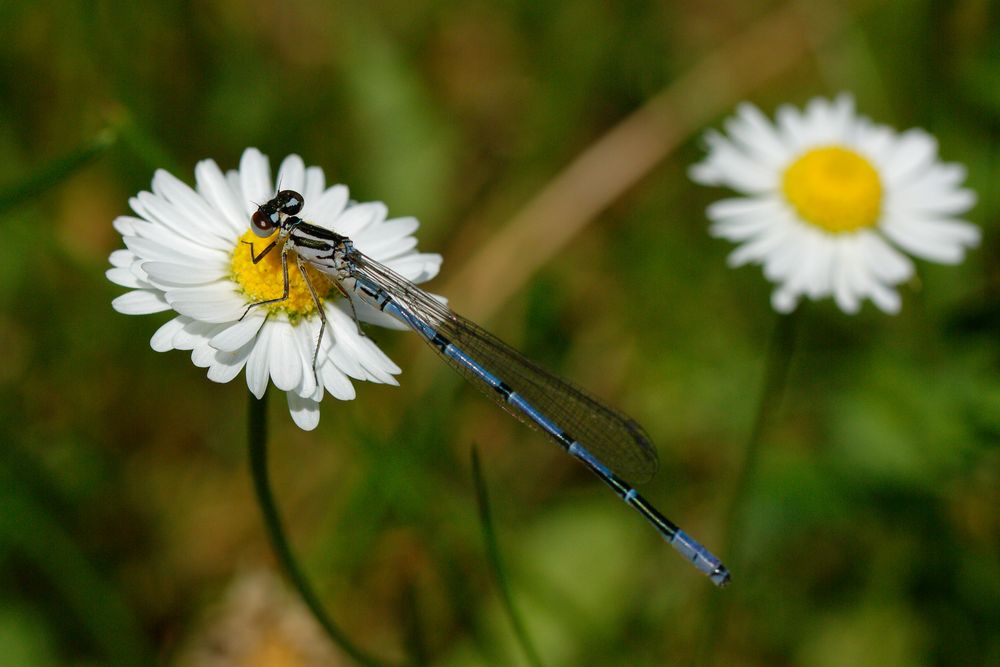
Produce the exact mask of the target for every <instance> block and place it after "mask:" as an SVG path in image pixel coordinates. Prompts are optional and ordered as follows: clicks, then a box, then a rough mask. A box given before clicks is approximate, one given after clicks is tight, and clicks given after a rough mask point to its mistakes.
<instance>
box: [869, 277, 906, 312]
mask: <svg viewBox="0 0 1000 667" xmlns="http://www.w3.org/2000/svg"><path fill="white" fill-rule="evenodd" d="M869 296H871V299H872V303H874V304H875V305H876V306H877V307H878V309H879V310H881V311H882V312H883V313H886V314H887V315H895V314H897V313H898V312H899V307H900V305H901V300H900V298H899V293H898V292H897V291H896V290H894V289H892V288H890V287H886V286H885V285H883V284H881V283H879V282H874V283H872V289H871V290H870V291H869Z"/></svg>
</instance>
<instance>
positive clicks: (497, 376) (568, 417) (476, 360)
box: [247, 190, 729, 586]
mask: <svg viewBox="0 0 1000 667" xmlns="http://www.w3.org/2000/svg"><path fill="white" fill-rule="evenodd" d="M303 204H304V201H303V198H302V195H300V194H299V193H297V192H294V191H292V190H282V191H280V192H278V193H277V195H275V197H274V198H273V199H271V200H270V201H268V202H266V203H264V204H262V205H260V206H259V207H258V209H257V211H256V212H255V213H254V214H253V216H252V218H251V228H252V229H253V230H254V233H256V235H257V236H259V237H261V238H269V237H271V236H273V235H274V232H275V231H277V235H276V236H275V237H274V239H273V240H272V241H271V242H270V243H269V244H268V245H267V246H266V247H265V248H264V249H263V250H261V252H260V253H259V254H254V249H253V245H252V244H251V246H250V254H251V257H252V258H253V261H254V263H257V262H259V261H260V260H261V259H262V258H263V257H264V256H265V255H266V254H268V253H269V252H270V251H271V250H273V249H274V248H275V247H277V246H279V245H280V246H281V268H282V272H283V275H284V293H283V295H282V296H280V297H278V298H276V299H270V300H267V301H261V302H258V303H254V304H251V305H250V306H249V307H248V308H247V312H249V310H250V308H253V307H255V306H261V305H265V304H271V303H277V302H280V301H284V300H285V299H287V298H288V290H289V286H288V254H289V252H293V254H294V257H295V262H296V265H297V266H298V269H299V271H300V272H301V273H302V277H303V279H304V280H305V282H306V285H307V286H308V287H309V291H310V293H311V294H312V297H313V299H314V300H315V301H316V304H317V312H318V313H319V316H320V317H321V318H322V326H321V327H320V333H319V338H320V340H319V342H317V347H316V353H315V354H314V355H313V370H314V372H315V367H316V356H317V355H318V353H319V345H320V343H321V342H322V338H323V332H324V331H325V329H326V316H325V315H324V314H323V309H322V307H320V303H319V296H318V295H317V293H316V290H315V288H314V287H313V285H312V283H311V281H310V280H309V275H308V273H307V272H306V265H307V264H308V265H310V266H313V267H315V268H316V269H317V270H318V271H321V272H323V273H324V274H325V275H327V276H329V277H330V278H332V279H333V282H334V285H335V286H336V287H337V289H339V290H340V291H341V293H342V294H344V296H345V297H347V298H348V300H349V301H350V303H351V304H352V307H353V303H354V302H353V301H351V295H354V296H356V297H357V298H358V299H360V300H361V301H363V302H365V303H367V304H369V305H371V306H373V307H375V308H377V309H379V310H381V311H383V312H385V313H388V314H389V315H391V316H393V317H395V318H396V319H398V320H399V321H401V322H402V323H404V324H405V325H407V326H408V327H410V328H411V329H413V330H414V331H416V332H417V333H418V334H420V335H421V336H422V337H423V338H424V340H426V341H427V342H428V343H429V344H430V345H431V347H432V348H433V349H434V351H435V352H437V353H438V354H439V355H440V356H441V358H442V359H444V360H445V362H447V364H448V365H449V366H451V367H452V368H454V369H455V370H457V371H458V372H459V373H461V374H462V375H463V376H465V378H466V379H467V380H469V381H470V382H471V383H472V384H474V385H476V386H477V387H478V388H479V389H481V390H482V391H483V392H484V393H485V394H486V395H487V396H489V397H490V398H491V399H493V400H494V401H495V402H496V403H497V404H498V405H499V406H500V407H501V408H503V409H504V410H506V411H507V412H509V413H510V414H512V415H514V416H515V417H517V418H518V419H519V420H521V421H522V422H524V423H525V424H527V425H528V426H531V427H533V428H535V429H537V430H539V431H541V432H542V433H544V434H545V435H546V436H548V437H549V439H550V440H552V441H553V442H555V443H556V444H557V445H559V446H560V447H562V448H563V449H565V450H566V451H567V452H569V454H570V455H572V456H573V457H575V458H576V459H577V460H579V461H580V462H582V463H583V464H584V465H585V466H586V467H587V468H589V469H590V470H591V471H592V472H593V473H594V474H596V475H597V476H598V477H600V478H601V480H603V481H604V483H605V484H607V485H608V486H610V487H611V489H612V490H614V492H615V493H617V494H618V496H619V497H621V499H622V500H624V501H625V502H626V503H627V504H628V505H629V506H631V507H632V508H633V509H635V510H636V511H637V512H638V513H639V514H640V515H642V516H643V518H645V519H646V520H647V521H648V522H649V523H651V524H652V525H653V527H654V528H655V529H656V530H657V531H658V532H659V533H660V535H662V536H663V538H664V539H666V541H667V542H669V543H670V545H671V546H673V547H674V549H676V550H677V551H678V552H679V553H680V554H681V555H682V556H684V557H685V558H687V559H688V560H690V561H691V562H692V563H693V564H694V566H695V567H696V568H698V569H699V570H701V571H702V572H703V573H704V574H706V575H707V576H708V577H709V578H710V579H711V580H712V581H713V582H714V583H715V584H716V585H718V586H724V585H726V584H727V583H729V572H728V570H726V567H725V566H724V565H723V564H722V563H721V562H720V561H719V559H718V558H716V557H715V556H713V555H712V554H711V553H710V552H709V551H708V550H707V549H705V547H703V546H702V545H700V544H699V543H698V542H696V541H695V540H694V539H692V538H691V537H690V536H689V535H687V533H685V532H684V531H682V530H681V529H680V528H678V527H677V525H676V524H674V523H673V522H672V521H670V520H669V519H667V518H666V517H665V516H663V515H662V514H660V512H659V511H657V509H656V508H655V507H653V505H652V504H650V503H649V501H647V500H646V499H645V498H643V497H642V496H641V495H639V493H638V492H637V491H636V490H635V488H633V486H632V485H631V484H629V483H628V482H626V481H625V479H624V478H626V477H630V478H632V479H639V480H640V481H643V480H647V479H649V478H650V477H652V476H653V474H654V473H655V472H656V466H657V458H656V451H655V450H654V449H653V446H652V443H651V442H650V440H649V438H648V436H647V435H646V433H645V431H644V430H643V429H642V427H641V426H639V424H637V423H636V422H635V421H633V420H632V419H631V418H629V417H628V416H626V415H624V414H622V413H621V412H618V411H617V410H615V409H613V408H610V407H608V406H606V405H604V404H603V403H601V402H600V401H598V400H597V399H595V398H593V397H592V396H590V395H589V394H587V393H586V392H584V391H583V390H581V389H578V388H577V387H575V386H573V385H572V384H570V383H569V382H567V381H565V380H562V379H560V378H558V377H556V376H554V375H552V374H551V373H549V372H547V371H545V370H543V369H542V368H540V367H539V366H537V365H536V364H535V363H533V362H531V361H529V360H528V359H526V358H525V357H523V356H522V355H521V354H519V353H518V352H517V351H515V350H514V349H513V348H511V347H510V346H509V345H506V344H505V343H503V342H502V341H500V340H499V339H497V338H496V337H495V336H493V335H492V334H490V333H489V332H487V331H484V330H483V329H482V328H480V327H479V326H477V325H476V324H474V323H473V322H470V321H469V320H467V319H465V318H464V317H462V316H461V315H458V314H456V313H455V312H454V311H452V310H451V309H450V308H448V307H447V306H445V305H444V304H442V303H441V302H440V301H438V300H437V299H435V298H434V297H432V296H431V295H430V294H428V293H427V292H425V291H423V290H422V289H420V288H419V287H417V286H416V285H414V284H413V283H411V282H409V281H408V280H406V279H405V278H403V277H402V276H400V275H399V274H397V273H395V272H394V271H392V270H391V269H389V268H388V267H386V266H384V265H382V264H380V263H378V262H376V261H375V260H373V259H371V258H370V257H367V256H366V255H364V254H363V253H361V252H359V251H358V250H356V249H355V248H354V244H353V243H352V242H351V240H350V239H349V238H347V237H346V236H341V235H340V234H337V233H335V232H332V231H330V230H328V229H324V228H322V227H318V226H316V225H311V224H309V223H308V222H304V221H303V220H302V219H300V218H299V217H297V216H298V213H299V212H300V211H301V210H302V206H303ZM355 320H357V317H356V314H355Z"/></svg>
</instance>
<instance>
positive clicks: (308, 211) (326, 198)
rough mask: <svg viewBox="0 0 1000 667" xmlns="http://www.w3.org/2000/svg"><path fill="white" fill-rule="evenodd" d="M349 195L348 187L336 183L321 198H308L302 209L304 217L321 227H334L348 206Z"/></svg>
mask: <svg viewBox="0 0 1000 667" xmlns="http://www.w3.org/2000/svg"><path fill="white" fill-rule="evenodd" d="M348 196H349V195H348V191H347V188H346V187H344V186H343V185H335V186H333V187H332V188H330V189H329V190H327V191H326V192H324V193H323V194H322V195H321V196H320V197H319V199H316V200H309V199H306V205H305V206H304V207H303V209H302V217H303V219H306V220H309V221H310V222H312V223H314V224H317V225H320V226H321V227H325V228H327V229H333V227H334V223H335V222H336V221H337V218H339V217H340V214H341V213H343V211H344V208H345V207H346V206H347V198H348Z"/></svg>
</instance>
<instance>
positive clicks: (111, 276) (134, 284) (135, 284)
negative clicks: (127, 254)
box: [104, 267, 150, 289]
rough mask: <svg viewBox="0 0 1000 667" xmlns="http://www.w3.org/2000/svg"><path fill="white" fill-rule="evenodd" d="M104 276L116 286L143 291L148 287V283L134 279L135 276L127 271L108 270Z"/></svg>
mask: <svg viewBox="0 0 1000 667" xmlns="http://www.w3.org/2000/svg"><path fill="white" fill-rule="evenodd" d="M104 275H105V276H106V277H107V279H108V280H110V281H111V282H113V283H114V284H116V285H121V286H122V287H128V288H130V289H143V288H148V287H150V285H149V283H145V282H144V281H141V280H139V279H138V278H136V276H135V274H134V273H132V271H130V270H129V269H124V268H118V267H114V268H111V269H108V270H107V271H105V272H104Z"/></svg>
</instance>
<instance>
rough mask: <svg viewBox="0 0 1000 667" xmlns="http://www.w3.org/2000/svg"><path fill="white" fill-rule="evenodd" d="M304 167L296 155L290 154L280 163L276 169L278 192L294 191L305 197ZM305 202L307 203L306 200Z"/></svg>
mask: <svg viewBox="0 0 1000 667" xmlns="http://www.w3.org/2000/svg"><path fill="white" fill-rule="evenodd" d="M305 176H306V166H305V164H304V163H303V162H302V158H300V157H299V156H298V155H295V154H292V155H289V156H288V157H286V158H285V159H284V160H282V161H281V166H280V167H278V183H277V189H279V190H294V191H295V192H298V193H300V194H301V195H302V196H303V197H305V192H303V190H305V184H306V178H305ZM306 201H309V200H308V199H306Z"/></svg>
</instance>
